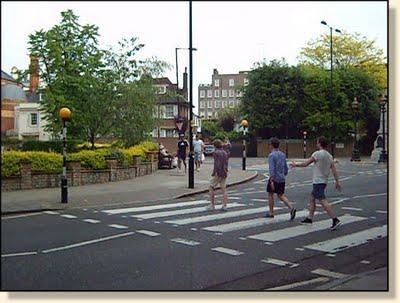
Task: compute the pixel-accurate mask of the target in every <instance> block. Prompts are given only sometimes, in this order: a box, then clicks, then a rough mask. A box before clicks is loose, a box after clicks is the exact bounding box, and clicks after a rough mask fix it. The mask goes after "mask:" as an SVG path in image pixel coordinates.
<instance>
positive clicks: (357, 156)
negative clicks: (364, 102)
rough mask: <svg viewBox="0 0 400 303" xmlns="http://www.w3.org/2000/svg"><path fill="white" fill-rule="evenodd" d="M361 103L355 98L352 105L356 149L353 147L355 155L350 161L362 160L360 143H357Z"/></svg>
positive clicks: (353, 154)
mask: <svg viewBox="0 0 400 303" xmlns="http://www.w3.org/2000/svg"><path fill="white" fill-rule="evenodd" d="M359 105H360V104H359V102H358V101H357V98H356V97H354V101H353V102H352V103H351V108H352V110H353V114H354V147H353V153H352V155H351V159H350V161H361V160H360V152H359V151H358V141H357V120H358V114H359Z"/></svg>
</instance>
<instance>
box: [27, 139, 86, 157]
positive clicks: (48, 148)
mask: <svg viewBox="0 0 400 303" xmlns="http://www.w3.org/2000/svg"><path fill="white" fill-rule="evenodd" d="M81 143H82V140H67V152H68V153H73V152H77V151H78V150H79V148H78V145H79V144H81ZM21 144H22V147H21V150H22V151H45V152H56V153H60V154H62V152H63V141H62V140H53V141H38V140H27V141H22V143H21Z"/></svg>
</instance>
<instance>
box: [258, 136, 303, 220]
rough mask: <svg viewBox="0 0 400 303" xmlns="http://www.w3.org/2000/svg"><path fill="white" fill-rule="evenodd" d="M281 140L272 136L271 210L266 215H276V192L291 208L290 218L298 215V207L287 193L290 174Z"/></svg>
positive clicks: (269, 160) (269, 180) (269, 184)
mask: <svg viewBox="0 0 400 303" xmlns="http://www.w3.org/2000/svg"><path fill="white" fill-rule="evenodd" d="M279 143H280V142H279V140H278V139H277V138H271V140H270V149H271V153H270V154H269V156H268V165H269V179H268V184H267V192H268V205H269V211H268V212H267V214H266V215H265V216H266V217H267V218H273V217H274V194H277V195H278V198H279V199H280V200H281V201H282V202H283V203H284V204H285V205H286V206H287V207H288V208H289V210H290V220H291V221H292V220H293V219H294V218H295V217H296V208H295V207H293V204H292V203H291V202H290V201H289V199H288V198H287V197H286V195H285V176H286V175H287V174H288V166H287V163H286V155H285V154H284V153H283V152H281V151H280V150H279Z"/></svg>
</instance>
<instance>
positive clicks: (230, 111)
mask: <svg viewBox="0 0 400 303" xmlns="http://www.w3.org/2000/svg"><path fill="white" fill-rule="evenodd" d="M240 117H241V111H240V108H239V107H232V108H230V107H227V108H224V109H222V110H221V111H219V112H218V119H217V121H218V124H219V126H220V127H221V128H222V129H223V130H224V131H225V132H231V131H233V129H234V127H235V124H236V123H239V122H240Z"/></svg>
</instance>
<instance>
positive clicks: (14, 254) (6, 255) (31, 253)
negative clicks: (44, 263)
mask: <svg viewBox="0 0 400 303" xmlns="http://www.w3.org/2000/svg"><path fill="white" fill-rule="evenodd" d="M31 255H37V252H36V251H27V252H22V253H11V254H4V255H1V257H2V258H8V257H19V256H31Z"/></svg>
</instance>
